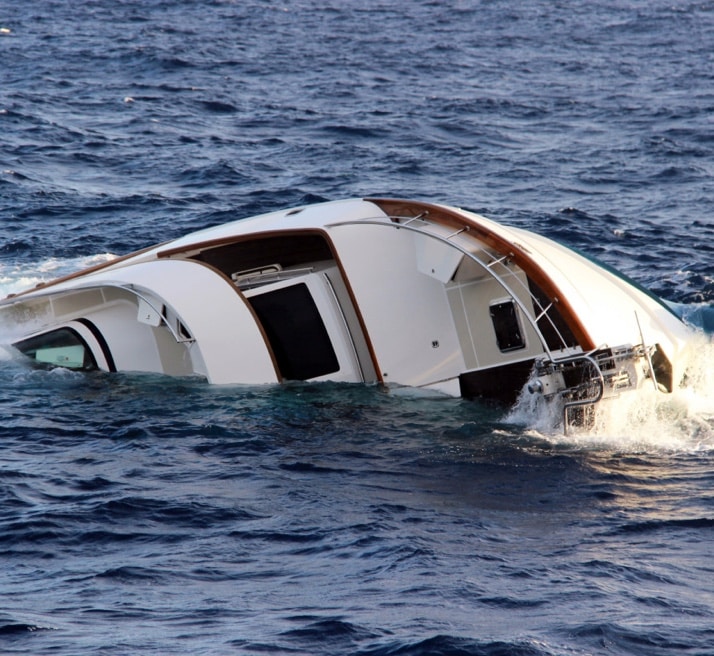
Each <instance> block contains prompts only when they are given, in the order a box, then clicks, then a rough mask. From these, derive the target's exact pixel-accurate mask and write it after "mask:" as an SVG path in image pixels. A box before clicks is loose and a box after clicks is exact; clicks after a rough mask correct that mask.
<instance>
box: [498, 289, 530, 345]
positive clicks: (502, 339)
mask: <svg viewBox="0 0 714 656" xmlns="http://www.w3.org/2000/svg"><path fill="white" fill-rule="evenodd" d="M490 311H491V321H492V322H493V329H494V330H495V331H496V341H497V342H498V348H499V349H501V351H503V352H504V353H505V352H506V351H516V350H517V349H522V348H525V347H526V342H525V339H524V338H523V331H522V330H521V324H520V322H519V321H518V314H517V313H516V304H515V303H514V302H513V301H505V302H503V303H494V304H493V305H492V306H491V307H490Z"/></svg>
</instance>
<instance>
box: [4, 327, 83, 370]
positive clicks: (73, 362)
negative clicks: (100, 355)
mask: <svg viewBox="0 0 714 656" xmlns="http://www.w3.org/2000/svg"><path fill="white" fill-rule="evenodd" d="M13 346H14V347H15V348H16V349H17V350H18V351H20V352H21V353H24V354H25V355H26V356H28V357H29V358H32V359H33V360H34V361H35V362H37V363H38V364H43V365H50V366H52V365H54V366H57V367H67V368H69V369H84V370H87V371H88V370H91V369H96V368H97V362H96V360H95V359H94V355H93V354H92V351H91V350H90V349H89V346H88V345H87V343H86V342H85V341H84V340H83V339H82V338H81V337H80V336H79V334H78V333H77V332H76V331H75V330H73V329H72V328H59V329H58V330H53V331H51V332H49V333H44V334H43V335H37V336H35V337H29V338H28V339H23V340H21V341H19V342H15V343H14V344H13Z"/></svg>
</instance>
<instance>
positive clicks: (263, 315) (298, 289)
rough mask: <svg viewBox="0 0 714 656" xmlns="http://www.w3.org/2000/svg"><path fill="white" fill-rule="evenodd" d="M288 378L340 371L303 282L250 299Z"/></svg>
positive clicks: (280, 365)
mask: <svg viewBox="0 0 714 656" xmlns="http://www.w3.org/2000/svg"><path fill="white" fill-rule="evenodd" d="M250 302H251V305H252V306H253V309H254V310H255V313H256V314H257V315H258V319H259V320H260V322H261V324H262V325H263V329H264V330H265V334H266V336H267V337H268V340H269V342H270V345H271V346H272V348H273V353H274V354H275V359H276V360H277V364H278V368H279V369H280V373H281V375H282V376H283V378H285V379H287V380H308V379H310V378H317V377H318V376H325V375H326V374H330V373H334V372H335V371H339V369H340V364H339V361H338V360H337V356H336V355H335V350H334V348H333V347H332V342H330V336H329V334H328V333H327V329H326V328H325V324H324V323H323V321H322V317H321V316H320V312H319V311H318V309H317V306H316V305H315V301H314V300H313V298H312V296H311V294H310V291H309V290H308V288H307V285H306V284H305V283H299V284H297V285H291V286H289V287H283V288H281V289H276V290H274V291H271V292H266V293H265V294H259V295H256V296H252V297H251V298H250Z"/></svg>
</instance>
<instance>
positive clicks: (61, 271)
mask: <svg viewBox="0 0 714 656" xmlns="http://www.w3.org/2000/svg"><path fill="white" fill-rule="evenodd" d="M115 258H116V255H112V254H111V253H101V254H99V255H90V256H88V257H75V258H68V259H59V258H50V259H48V260H45V261H44V262H35V263H20V264H2V263H0V298H4V297H5V296H7V295H8V294H16V293H18V292H21V291H23V290H25V289H30V288H31V287H34V286H35V285H38V284H40V283H42V282H47V281H48V280H52V279H54V278H58V277H60V276H64V275H67V274H70V273H73V272H75V271H80V270H81V269H86V268H87V267H91V266H94V265H95V264H102V263H103V262H109V261H111V260H113V259H115Z"/></svg>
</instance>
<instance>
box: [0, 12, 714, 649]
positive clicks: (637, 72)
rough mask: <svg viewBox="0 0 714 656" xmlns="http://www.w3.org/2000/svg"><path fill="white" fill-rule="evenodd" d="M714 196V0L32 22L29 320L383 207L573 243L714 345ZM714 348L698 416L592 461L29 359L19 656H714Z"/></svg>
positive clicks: (0, 532) (4, 450)
mask: <svg viewBox="0 0 714 656" xmlns="http://www.w3.org/2000/svg"><path fill="white" fill-rule="evenodd" d="M713 175H714V4H712V3H711V2H708V1H706V2H705V1H692V0H588V1H585V0H572V1H571V0H568V1H566V0H550V1H546V0H519V2H513V1H512V0H454V1H453V2H449V3H445V2H440V1H438V2H437V1H428V0H360V1H359V2H357V1H355V2H351V1H348V0H323V1H321V2H317V1H316V0H282V1H280V0H277V1H275V2H272V1H268V0H263V1H257V0H240V1H238V0H235V1H233V0H119V1H117V0H86V1H84V2H75V1H71V0H32V1H31V2H29V1H28V2H20V1H19V0H0V293H2V295H4V294H6V293H9V292H12V291H17V290H19V289H21V288H23V287H27V286H30V285H33V284H35V283H36V282H38V281H40V280H45V279H48V278H50V277H52V276H54V275H58V274H60V273H65V272H69V271H72V270H74V269H77V268H79V267H81V266H84V265H87V264H90V263H92V262H96V261H101V260H103V259H106V258H107V257H110V256H112V255H120V254H124V253H127V252H130V251H132V250H135V249H138V248H141V247H144V246H147V245H150V244H153V243H155V242H158V241H162V240H166V239H170V238H173V237H178V236H179V235H182V234H184V233H185V232H187V231H189V230H194V229H198V228H203V227H207V226H211V225H216V224H219V223H222V222H225V221H227V220H230V219H235V218H240V217H244V216H250V215H253V214H256V213H259V212H264V211H269V210H274V209H281V208H284V207H289V206H294V205H301V204H304V203H308V202H313V201H320V200H332V199H338V198H345V197H353V196H365V195H384V196H395V197H407V198H416V199H421V200H425V201H434V202H446V203H449V204H453V205H458V206H462V207H466V208H469V209H472V210H475V211H477V212H480V213H482V214H485V215H486V216H489V217H491V218H493V219H496V220H499V221H502V222H504V223H508V224H512V225H517V226H523V227H526V228H530V229H533V230H536V231H539V232H542V233H543V234H546V235H548V236H550V237H553V238H555V239H557V240H559V241H561V242H563V243H565V244H567V245H568V246H572V247H576V248H578V249H580V250H582V251H584V252H586V253H588V254H590V255H594V256H596V257H598V258H600V259H601V260H603V261H605V262H606V263H607V264H609V265H612V266H614V267H616V268H618V269H620V270H621V271H623V272H625V273H626V274H628V275H630V276H631V277H632V278H634V279H635V280H636V281H638V282H639V283H641V284H643V285H645V286H647V287H649V288H651V289H652V290H653V291H654V292H656V293H657V294H659V295H661V296H662V297H664V298H665V299H666V300H667V301H669V302H671V303H672V304H675V306H676V307H677V308H678V310H679V311H680V312H682V313H683V314H685V315H686V316H687V317H689V320H690V321H692V322H693V323H695V324H698V325H700V326H708V327H709V329H710V330H711V329H712V317H711V313H712V308H713V306H714V204H713V201H714V184H713ZM616 320H617V317H613V321H616ZM0 338H2V336H0ZM700 338H701V339H700V342H701V343H700V347H699V350H698V354H699V360H698V362H697V363H696V364H695V366H694V367H693V370H692V372H693V373H692V377H691V380H690V386H689V387H688V388H687V389H686V390H680V391H678V392H677V393H676V394H674V395H672V396H671V397H667V398H666V400H662V399H663V397H661V396H659V397H657V398H651V399H650V398H647V399H643V400H642V401H641V402H638V403H636V404H628V405H625V406H618V410H617V414H614V411H613V416H612V417H611V418H610V420H609V421H608V422H607V424H606V425H605V426H600V427H599V428H598V430H594V431H591V432H590V433H576V434H573V435H569V436H567V437H566V436H564V435H562V434H560V433H557V432H554V431H552V430H547V429H546V428H544V427H543V422H542V421H541V419H542V418H540V417H538V416H536V415H535V414H534V413H533V412H532V411H529V409H528V408H527V407H518V408H515V409H508V408H499V407H494V406H489V405H484V404H481V403H477V402H466V401H461V400H456V399H447V398H435V397H430V398H425V397H423V396H420V395H418V394H416V393H412V392H410V391H409V390H402V393H395V392H394V391H388V390H385V389H382V388H380V387H362V386H353V385H334V384H319V385H318V384H315V385H310V384H292V385H287V386H284V387H273V386H269V387H240V386H229V387H212V386H209V385H207V384H206V383H204V382H202V381H200V380H192V379H167V378H162V377H158V376H146V375H108V374H91V375H85V374H80V373H76V372H69V371H63V370H55V371H38V370H34V369H31V368H30V367H28V365H27V364H26V363H25V362H23V361H22V360H21V359H19V358H17V357H16V356H14V355H12V354H11V353H10V352H7V353H6V354H5V355H4V356H3V357H2V358H1V359H0V653H2V654H30V655H35V656H39V655H43V654H52V655H65V654H66V655H77V654H82V655H85V654H93V655H101V656H105V655H106V656H115V655H117V656H118V655H142V656H143V655H147V656H153V655H157V656H158V655H161V656H165V655H172V656H173V655H176V656H180V655H187V656H188V655H190V656H201V655H224V654H226V655H229V654H230V655H232V654H248V655H263V654H288V655H300V656H302V655H305V656H340V655H355V656H397V655H399V656H417V655H418V656H426V655H444V656H446V655H448V656H457V655H458V656H476V655H478V656H482V655H485V656H582V655H589V654H592V655H601V654H607V655H610V654H617V655H626V654H639V655H642V656H664V655H666V656H674V655H677V656H680V655H687V656H706V655H712V654H714V346H712V337H711V335H710V334H707V333H706V331H702V333H701V335H700ZM0 341H2V339H0Z"/></svg>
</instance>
